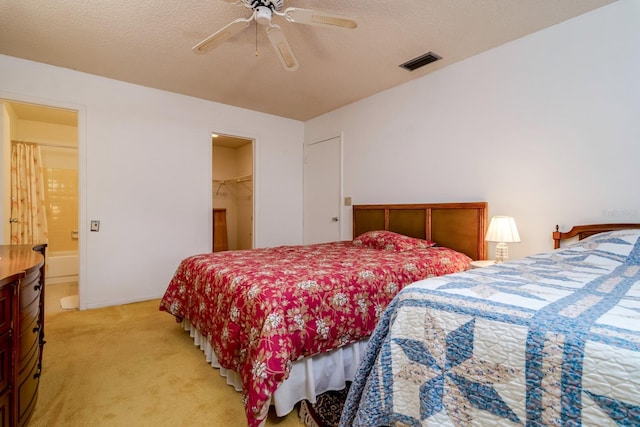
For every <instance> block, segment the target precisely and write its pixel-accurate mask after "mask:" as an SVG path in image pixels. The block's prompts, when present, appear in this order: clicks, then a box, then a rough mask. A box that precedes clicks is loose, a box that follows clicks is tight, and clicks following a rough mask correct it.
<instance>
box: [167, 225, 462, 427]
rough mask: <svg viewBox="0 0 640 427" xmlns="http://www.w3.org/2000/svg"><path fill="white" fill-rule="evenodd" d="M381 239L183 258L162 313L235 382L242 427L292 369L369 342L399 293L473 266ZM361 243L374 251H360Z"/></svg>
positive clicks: (421, 244) (399, 239)
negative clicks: (186, 329) (197, 338)
mask: <svg viewBox="0 0 640 427" xmlns="http://www.w3.org/2000/svg"><path fill="white" fill-rule="evenodd" d="M385 233H390V232H371V233H366V235H365V236H362V239H356V240H354V241H349V242H334V243H323V244H316V245H306V246H280V247H275V248H266V249H254V250H247V251H227V252H217V253H209V254H202V255H196V256H192V257H189V258H187V259H185V260H184V261H182V263H181V264H180V266H179V267H178V270H177V271H176V273H175V275H174V277H173V279H172V280H171V282H170V284H169V287H168V289H167V291H166V293H165V295H164V298H163V299H162V302H161V308H160V309H161V310H164V311H167V312H169V313H171V314H173V315H174V316H175V317H176V318H178V319H180V320H182V319H188V320H189V322H191V324H192V325H194V326H195V327H196V329H198V330H199V331H200V333H201V334H202V335H203V336H204V337H206V338H207V339H208V340H209V341H210V342H211V344H212V347H213V349H214V351H215V353H216V356H217V358H218V361H219V363H220V364H221V365H222V366H223V367H225V368H227V369H232V370H234V371H236V372H238V373H239V374H240V376H241V379H242V383H243V395H244V398H245V402H246V412H247V417H248V419H249V424H250V425H253V424H254V423H256V424H259V421H260V420H257V419H256V418H255V417H256V415H257V414H259V413H260V412H261V410H262V408H263V406H264V405H265V404H266V403H268V402H269V399H270V396H271V394H272V393H273V392H274V390H275V389H276V388H277V387H278V385H279V384H280V382H282V381H283V380H284V379H285V378H286V377H287V374H288V370H289V365H290V364H291V362H292V361H295V360H297V359H298V358H300V357H304V356H310V355H313V354H316V353H320V352H323V351H327V350H331V349H335V348H337V347H340V346H343V345H345V344H349V343H351V342H354V341H357V340H359V339H361V338H363V337H365V336H368V335H370V334H371V332H372V331H373V329H374V328H375V326H376V324H377V323H378V319H379V316H380V314H381V313H382V312H383V311H384V309H385V307H386V306H387V305H388V303H389V302H390V301H391V299H393V297H394V296H395V295H396V294H397V293H398V291H399V290H400V289H402V288H403V287H404V286H405V285H408V284H410V283H412V282H415V281H417V280H420V279H423V278H426V277H432V276H439V275H442V274H447V273H453V272H456V271H461V270H465V269H467V268H468V266H469V262H470V261H471V259H470V258H469V257H468V256H466V255H464V254H462V253H460V252H456V251H454V250H452V249H448V248H443V247H430V246H431V245H430V244H428V242H427V241H425V240H419V239H413V238H409V237H405V236H401V235H395V236H390V235H389V234H385ZM383 235H384V238H383ZM367 237H370V238H371V237H372V238H371V239H370V240H371V241H374V240H378V241H379V242H380V245H379V246H377V247H376V246H375V245H367V244H366V242H367V240H366V238H367ZM376 238H377V239H376ZM384 241H386V243H384ZM374 243H375V242H374Z"/></svg>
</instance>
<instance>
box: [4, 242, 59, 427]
mask: <svg viewBox="0 0 640 427" xmlns="http://www.w3.org/2000/svg"><path fill="white" fill-rule="evenodd" d="M46 247H47V245H37V246H34V245H15V246H0V423H1V424H0V425H2V426H24V425H26V424H27V423H28V422H29V419H30V418H31V414H32V413H33V410H34V408H35V406H36V400H37V397H38V385H39V383H40V374H41V373H42V347H43V346H44V342H45V341H44V263H45V251H46Z"/></svg>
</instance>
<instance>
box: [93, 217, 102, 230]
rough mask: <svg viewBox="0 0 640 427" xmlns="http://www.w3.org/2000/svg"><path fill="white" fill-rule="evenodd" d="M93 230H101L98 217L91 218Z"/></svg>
mask: <svg viewBox="0 0 640 427" xmlns="http://www.w3.org/2000/svg"><path fill="white" fill-rule="evenodd" d="M91 231H100V221H98V220H97V219H93V220H91Z"/></svg>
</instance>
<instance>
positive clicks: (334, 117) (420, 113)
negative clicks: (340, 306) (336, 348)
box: [305, 0, 640, 258]
mask: <svg viewBox="0 0 640 427" xmlns="http://www.w3.org/2000/svg"><path fill="white" fill-rule="evenodd" d="M639 23H640V1H637V0H621V1H619V2H616V3H613V4H611V5H609V6H606V7H604V8H601V9H598V10H596V11H594V12H592V13H588V14H586V15H582V16H579V17H577V18H575V19H572V20H570V21H567V22H565V23H562V24H559V25H556V26H554V27H551V28H548V29H546V30H543V31H540V32H538V33H536V34H533V35H530V36H528V37H525V38H522V39H519V40H516V41H514V42H511V43H508V44H505V45H503V46H500V47H498V48H496V49H493V50H491V51H489V52H486V53H483V54H480V55H477V56H475V57H472V58H470V59H468V60H465V61H462V62H459V63H456V64H453V65H451V66H449V67H446V68H444V69H441V70H438V71H436V72H434V73H431V74H427V75H425V76H424V77H422V78H419V79H416V80H414V81H411V82H409V83H406V84H404V85H402V86H399V87H396V88H392V89H390V90H387V91H385V92H382V93H379V94H377V95H375V96H372V97H369V98H367V99H364V100H362V101H360V102H357V103H354V104H352V105H349V106H346V107H343V108H341V109H339V110H336V111H333V112H331V113H328V114H325V115H323V116H320V117H318V118H315V119H313V120H310V121H308V122H307V123H306V124H305V141H307V142H311V141H317V140H320V139H322V138H326V137H328V136H331V135H335V134H338V133H339V132H340V131H344V194H345V196H352V197H353V203H354V204H362V203H391V202H395V203H418V202H451V201H478V200H486V201H488V202H489V215H512V216H514V217H515V219H516V222H517V225H518V229H519V231H520V237H521V239H522V243H519V244H511V245H510V246H509V247H510V254H511V258H519V257H522V256H525V255H528V254H531V253H534V252H539V251H543V250H548V249H550V248H552V247H553V246H552V239H551V232H552V231H553V229H554V227H555V225H556V224H559V225H560V227H561V230H567V229H568V228H569V227H570V226H571V225H574V224H587V223H600V222H640V197H639V193H638V190H637V186H638V183H639V182H640V167H639V166H638V162H639V161H640V55H639V52H640V25H639ZM345 209H347V208H345ZM346 234H347V235H350V233H346ZM489 251H490V252H489V253H490V255H491V257H493V253H494V246H493V245H490V248H489Z"/></svg>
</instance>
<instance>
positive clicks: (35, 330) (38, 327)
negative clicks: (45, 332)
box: [33, 326, 40, 334]
mask: <svg viewBox="0 0 640 427" xmlns="http://www.w3.org/2000/svg"><path fill="white" fill-rule="evenodd" d="M36 332H40V326H36V327H35V328H33V333H34V334H35V333H36Z"/></svg>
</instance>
